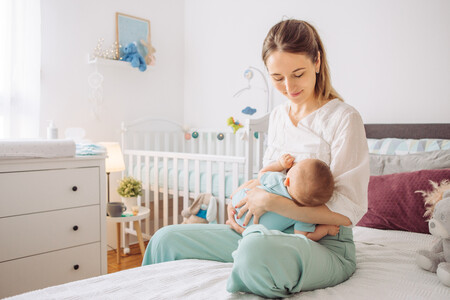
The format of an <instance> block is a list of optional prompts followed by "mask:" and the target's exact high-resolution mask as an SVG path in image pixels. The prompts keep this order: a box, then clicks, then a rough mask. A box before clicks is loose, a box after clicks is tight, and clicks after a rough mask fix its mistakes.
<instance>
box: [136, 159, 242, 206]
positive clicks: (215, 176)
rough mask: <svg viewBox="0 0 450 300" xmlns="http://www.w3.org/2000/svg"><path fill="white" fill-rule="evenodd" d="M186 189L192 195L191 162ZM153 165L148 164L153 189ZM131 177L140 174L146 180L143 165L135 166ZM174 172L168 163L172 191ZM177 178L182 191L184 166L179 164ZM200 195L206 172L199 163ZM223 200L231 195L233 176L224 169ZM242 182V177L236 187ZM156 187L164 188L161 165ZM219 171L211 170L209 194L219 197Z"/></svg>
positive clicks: (204, 165)
mask: <svg viewBox="0 0 450 300" xmlns="http://www.w3.org/2000/svg"><path fill="white" fill-rule="evenodd" d="M188 168H189V169H188V187H189V192H190V193H194V192H195V171H194V168H195V166H194V163H193V162H192V161H191V162H190V163H189V166H188ZM154 169H155V168H154V164H153V162H152V163H150V168H149V170H148V171H149V173H148V174H149V177H150V178H149V179H150V185H151V188H152V189H153V186H154V184H155V170H154ZM133 170H134V172H133V176H134V177H136V178H139V177H138V173H139V172H140V178H146V176H147V175H146V173H147V170H146V168H145V164H141V166H140V168H136V166H135V167H134V168H133ZM174 172H175V169H174V167H173V164H172V162H169V164H168V168H167V174H168V187H169V189H173V187H174ZM177 173H178V174H177V177H178V190H179V191H184V177H185V172H184V165H183V164H179V165H178V171H177ZM199 174H200V193H206V191H207V172H206V163H205V162H201V163H200V173H199ZM224 178H225V185H224V190H225V198H229V197H230V195H231V194H232V193H233V190H234V188H233V175H232V172H231V171H230V170H226V169H225V176H224ZM243 182H244V178H243V176H239V179H238V186H239V185H241V184H242V183H243ZM158 185H159V187H160V188H162V187H164V167H163V166H162V165H158ZM219 189H220V186H219V171H218V168H216V167H214V166H213V168H212V170H211V193H212V194H213V195H214V196H216V197H219Z"/></svg>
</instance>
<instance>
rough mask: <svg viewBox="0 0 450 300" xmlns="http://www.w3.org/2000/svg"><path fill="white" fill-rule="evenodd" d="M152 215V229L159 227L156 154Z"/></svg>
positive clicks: (156, 159)
mask: <svg viewBox="0 0 450 300" xmlns="http://www.w3.org/2000/svg"><path fill="white" fill-rule="evenodd" d="M153 176H154V177H153V178H154V184H153V210H154V212H153V216H154V220H153V222H154V227H153V229H154V231H155V232H156V230H158V229H159V174H158V156H155V157H154V158H153Z"/></svg>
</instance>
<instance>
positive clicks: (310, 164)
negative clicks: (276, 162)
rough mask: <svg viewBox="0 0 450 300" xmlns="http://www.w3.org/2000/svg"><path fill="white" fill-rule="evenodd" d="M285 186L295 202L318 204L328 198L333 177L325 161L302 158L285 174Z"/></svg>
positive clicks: (306, 204) (331, 191) (304, 204)
mask: <svg viewBox="0 0 450 300" xmlns="http://www.w3.org/2000/svg"><path fill="white" fill-rule="evenodd" d="M284 184H285V186H286V187H287V190H288V193H289V195H291V197H292V198H293V199H294V201H295V202H296V204H299V205H302V206H319V205H322V204H324V203H326V202H327V201H328V200H330V198H331V196H332V195H333V190H334V179H333V175H332V174H331V170H330V168H329V167H328V165H327V164H326V163H324V162H323V161H321V160H319V159H312V158H310V159H304V160H301V161H299V162H298V163H295V164H294V165H293V166H292V168H291V169H290V170H289V171H288V173H287V175H286V181H285V183H284Z"/></svg>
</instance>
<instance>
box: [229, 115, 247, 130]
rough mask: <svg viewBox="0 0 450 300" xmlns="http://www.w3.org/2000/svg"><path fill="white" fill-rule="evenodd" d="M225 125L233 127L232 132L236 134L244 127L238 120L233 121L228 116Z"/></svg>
mask: <svg viewBox="0 0 450 300" xmlns="http://www.w3.org/2000/svg"><path fill="white" fill-rule="evenodd" d="M227 125H228V126H230V127H231V128H233V133H234V134H236V131H238V130H239V129H240V128H242V127H244V125H242V124H240V123H239V122H238V121H235V120H234V118H233V117H229V118H228V119H227Z"/></svg>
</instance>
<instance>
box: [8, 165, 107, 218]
mask: <svg viewBox="0 0 450 300" xmlns="http://www.w3.org/2000/svg"><path fill="white" fill-rule="evenodd" d="M99 186H100V176H99V168H97V167H94V168H78V169H61V170H44V171H33V172H14V173H0V195H1V196H0V218H1V217H7V216H14V215H19V214H28V213H35V212H43V211H48V210H55V209H63V208H70V207H79V206H85V205H92V204H99V202H100V200H99V198H100V191H99Z"/></svg>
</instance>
